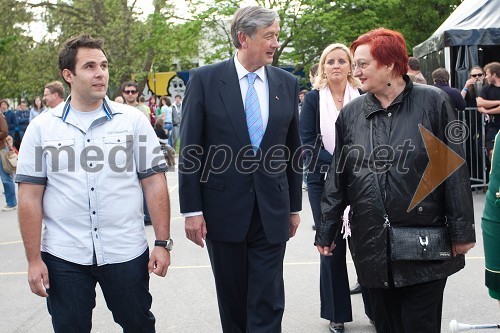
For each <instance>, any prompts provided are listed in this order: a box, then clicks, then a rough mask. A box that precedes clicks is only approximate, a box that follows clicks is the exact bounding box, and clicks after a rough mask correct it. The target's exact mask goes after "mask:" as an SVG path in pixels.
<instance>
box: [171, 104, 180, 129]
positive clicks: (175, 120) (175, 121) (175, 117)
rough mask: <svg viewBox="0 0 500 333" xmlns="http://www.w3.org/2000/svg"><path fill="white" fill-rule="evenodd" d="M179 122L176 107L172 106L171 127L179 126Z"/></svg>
mask: <svg viewBox="0 0 500 333" xmlns="http://www.w3.org/2000/svg"><path fill="white" fill-rule="evenodd" d="M180 122H181V115H180V114H179V111H177V107H176V106H175V105H172V125H174V126H175V125H179V124H180Z"/></svg>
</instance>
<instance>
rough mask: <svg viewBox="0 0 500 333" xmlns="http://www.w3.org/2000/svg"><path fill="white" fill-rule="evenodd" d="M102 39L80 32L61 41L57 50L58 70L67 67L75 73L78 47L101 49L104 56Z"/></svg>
mask: <svg viewBox="0 0 500 333" xmlns="http://www.w3.org/2000/svg"><path fill="white" fill-rule="evenodd" d="M103 44H104V41H103V40H102V39H100V38H97V39H95V38H92V37H91V36H90V35H89V34H82V35H79V36H76V37H72V38H70V39H68V40H66V41H65V42H64V43H63V46H62V48H61V51H59V71H60V72H61V75H62V71H63V70H65V69H67V70H69V71H70V72H71V73H73V74H75V66H76V54H77V53H78V49H79V48H88V49H97V50H101V51H102V53H104V56H106V52H104V49H103V48H102V46H103ZM63 80H64V82H66V84H67V85H68V86H70V87H71V85H70V84H69V83H68V82H67V81H66V80H65V79H64V77H63Z"/></svg>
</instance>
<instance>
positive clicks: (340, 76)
mask: <svg viewBox="0 0 500 333" xmlns="http://www.w3.org/2000/svg"><path fill="white" fill-rule="evenodd" d="M323 66H324V67H323V72H324V73H325V74H326V77H327V79H328V82H332V83H335V82H343V81H344V82H345V81H347V76H348V74H349V73H350V72H351V63H350V62H349V56H348V55H347V53H345V51H344V50H341V49H335V50H332V51H331V52H330V53H328V55H327V56H326V58H325V63H324V65H323Z"/></svg>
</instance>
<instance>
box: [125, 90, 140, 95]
mask: <svg viewBox="0 0 500 333" xmlns="http://www.w3.org/2000/svg"><path fill="white" fill-rule="evenodd" d="M123 93H124V94H125V95H135V94H137V90H124V91H123Z"/></svg>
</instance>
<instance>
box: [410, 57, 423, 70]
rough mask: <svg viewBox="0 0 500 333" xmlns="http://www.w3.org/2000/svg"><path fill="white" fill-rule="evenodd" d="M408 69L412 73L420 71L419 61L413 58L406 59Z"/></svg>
mask: <svg viewBox="0 0 500 333" xmlns="http://www.w3.org/2000/svg"><path fill="white" fill-rule="evenodd" d="M408 67H410V69H411V70H414V71H420V61H419V60H418V59H417V58H415V57H409V58H408Z"/></svg>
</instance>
